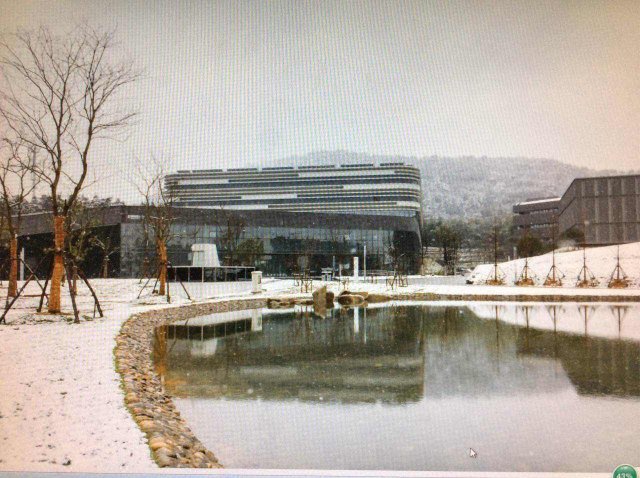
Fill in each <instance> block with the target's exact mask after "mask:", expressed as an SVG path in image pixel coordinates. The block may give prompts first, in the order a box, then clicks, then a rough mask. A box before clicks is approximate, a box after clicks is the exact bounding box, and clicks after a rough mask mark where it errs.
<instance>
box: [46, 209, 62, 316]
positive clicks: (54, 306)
mask: <svg viewBox="0 0 640 478" xmlns="http://www.w3.org/2000/svg"><path fill="white" fill-rule="evenodd" d="M64 222H65V217H64V216H53V234H54V236H53V246H54V252H53V272H52V273H51V288H50V289H49V313H50V314H59V313H60V286H61V284H62V276H63V274H64V255H63V252H64V239H65V231H64Z"/></svg>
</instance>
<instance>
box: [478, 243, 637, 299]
mask: <svg viewBox="0 0 640 478" xmlns="http://www.w3.org/2000/svg"><path fill="white" fill-rule="evenodd" d="M617 250H618V248H617V246H606V247H594V248H588V249H586V260H587V267H588V268H589V269H590V270H591V271H592V273H593V274H594V275H595V277H596V279H597V280H598V281H599V282H600V286H599V287H605V288H606V287H607V284H608V282H609V278H610V276H611V273H612V272H613V269H614V268H615V265H616V257H617V254H618V252H617ZM555 256H556V266H557V267H558V269H559V270H560V271H561V272H562V273H563V274H565V277H564V279H563V287H574V286H575V285H576V282H577V279H578V274H579V273H580V270H581V269H582V265H583V251H582V249H580V250H570V251H563V250H559V251H556V255H555ZM524 264H525V259H518V260H515V261H510V262H504V263H501V264H499V267H500V271H501V272H502V273H503V274H504V279H505V282H506V283H507V284H508V285H512V284H513V283H514V281H515V280H516V279H517V277H518V276H519V275H520V274H521V272H522V269H523V268H524ZM551 264H552V254H551V253H548V254H544V255H541V256H536V257H531V258H529V267H530V268H531V270H533V272H534V274H535V278H536V283H542V282H544V280H545V278H546V277H547V274H548V273H549V269H550V268H551ZM620 265H621V266H622V269H624V271H625V272H626V273H627V275H628V276H629V279H631V282H632V285H631V287H633V288H640V242H634V243H630V244H623V245H621V246H620ZM492 272H493V265H488V264H484V265H482V266H478V267H477V268H476V270H475V271H474V273H479V274H480V276H481V277H482V278H486V277H487V276H488V275H490V274H492Z"/></svg>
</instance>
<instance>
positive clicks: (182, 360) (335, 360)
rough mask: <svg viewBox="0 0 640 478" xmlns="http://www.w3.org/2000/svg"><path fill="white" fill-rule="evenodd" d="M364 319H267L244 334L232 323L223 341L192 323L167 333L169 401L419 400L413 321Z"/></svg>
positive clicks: (382, 315) (411, 316) (401, 316)
mask: <svg viewBox="0 0 640 478" xmlns="http://www.w3.org/2000/svg"><path fill="white" fill-rule="evenodd" d="M370 312H371V313H368V312H367V311H366V310H362V311H359V313H358V314H357V316H355V317H354V312H353V310H351V311H349V313H348V314H347V315H346V316H344V315H341V314H339V313H338V312H337V311H336V313H335V314H334V315H332V316H331V317H329V318H327V319H324V320H322V319H313V318H311V317H307V318H305V317H298V318H295V317H294V314H291V313H288V314H277V313H270V314H268V315H265V316H264V317H263V322H262V331H261V332H259V333H248V330H249V329H248V328H246V323H245V324H244V325H243V319H241V318H236V320H235V321H234V325H233V326H227V329H226V330H227V332H226V333H227V335H226V337H221V336H220V335H216V334H218V333H221V332H222V331H223V329H221V324H217V325H209V326H205V329H206V330H205V331H202V330H200V329H199V328H198V326H201V325H202V324H197V325H193V324H192V323H191V322H189V324H188V325H185V324H182V325H170V326H168V342H169V344H168V349H169V350H170V352H169V358H168V362H169V366H168V379H167V382H168V383H170V384H172V389H171V393H172V394H174V395H176V396H207V397H222V396H226V397H236V398H243V397H244V398H264V399H283V398H285V399H286V398H297V399H301V400H314V401H318V400H319V401H335V400H338V401H343V402H375V401H378V400H381V401H385V402H406V401H415V400H417V399H419V398H420V396H421V393H422V389H423V377H424V363H423V355H422V353H421V345H420V337H421V334H420V333H419V332H420V331H419V328H420V325H421V323H422V321H421V320H420V316H419V314H418V313H417V311H405V313H397V314H395V315H394V316H393V317H388V315H387V312H386V311H385V312H383V310H382V309H378V310H375V311H370ZM244 320H246V319H244ZM212 327H218V328H217V329H213V328H212ZM230 327H233V333H231V334H230V333H229V332H231V331H232V329H231V328H230ZM245 330H246V332H244V331H245ZM243 332H244V333H243ZM187 333H189V336H190V340H187V339H186V334H187ZM198 333H200V334H201V335H200V336H198ZM211 343H215V346H212V345H209V344H211ZM194 349H195V351H194ZM205 350H206V351H209V352H210V353H208V354H207V353H203V352H204V351H205ZM194 352H195V353H194Z"/></svg>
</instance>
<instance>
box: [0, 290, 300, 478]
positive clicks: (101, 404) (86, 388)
mask: <svg viewBox="0 0 640 478" xmlns="http://www.w3.org/2000/svg"><path fill="white" fill-rule="evenodd" d="M292 284H293V282H292V281H272V280H266V281H265V284H264V286H265V289H268V290H273V291H275V292H277V291H278V289H279V288H288V287H290V286H291V285H292ZM92 285H93V286H94V288H95V289H96V290H97V292H98V295H99V297H100V299H101V303H102V307H103V309H104V312H105V317H104V318H103V319H100V318H96V319H93V320H83V321H82V322H81V323H80V324H72V323H68V322H67V320H65V318H64V317H62V316H60V317H51V316H48V315H45V314H42V315H39V314H38V315H35V314H34V315H32V313H33V312H34V310H35V307H36V305H37V302H38V299H39V297H38V286H37V285H36V284H35V283H32V284H29V286H28V287H27V290H26V295H27V296H28V297H26V298H24V299H21V300H19V301H18V302H17V303H16V307H15V308H14V309H12V310H11V311H10V313H9V315H8V318H7V325H0V471H62V470H64V471H82V472H89V471H110V472H118V471H122V472H125V471H126V472H142V471H151V470H154V471H157V467H156V465H155V463H154V462H153V461H152V459H151V456H150V453H149V447H148V445H147V443H146V438H145V437H144V434H143V433H142V432H141V431H140V429H139V428H138V427H137V425H136V424H135V422H134V421H133V420H132V419H131V416H130V415H129V412H128V411H127V410H126V408H125V406H124V401H123V396H122V392H121V389H120V377H119V376H118V374H117V373H116V371H115V368H114V358H113V348H114V347H115V337H116V336H117V334H118V332H119V330H120V326H121V325H122V323H123V322H124V321H125V320H126V319H127V318H128V317H129V316H130V315H132V314H134V313H136V312H141V311H143V310H148V309H150V308H160V307H167V305H166V301H165V300H164V298H161V297H156V296H152V295H151V294H150V289H147V290H146V291H145V292H143V294H142V296H141V298H140V299H139V300H138V299H136V297H137V295H138V292H139V290H140V287H141V285H140V284H139V283H138V280H135V279H134V280H128V279H106V280H93V281H92ZM211 285H212V284H204V285H203V284H186V286H187V288H188V290H189V292H190V294H191V295H192V296H194V297H198V298H203V297H205V296H206V297H225V296H235V295H244V294H247V293H249V294H250V292H249V286H250V283H242V282H238V283H226V284H216V286H215V287H211ZM6 287H7V283H6V281H4V282H3V283H2V286H0V300H2V301H4V298H5V294H6V290H7V289H6ZM171 294H172V296H173V297H172V304H171V305H173V306H175V305H176V304H180V303H186V302H188V301H186V300H185V299H184V295H185V294H184V292H183V291H182V288H181V287H180V286H179V285H176V284H172V287H171ZM78 303H79V306H80V311H81V314H82V315H87V316H89V317H91V316H92V313H93V302H92V299H91V296H90V295H89V291H88V289H86V288H85V287H84V286H82V285H81V286H80V287H79V296H78ZM62 305H63V312H65V313H66V314H68V315H67V319H70V315H69V314H70V312H71V302H70V300H69V297H68V294H67V293H66V288H64V289H63V304H62Z"/></svg>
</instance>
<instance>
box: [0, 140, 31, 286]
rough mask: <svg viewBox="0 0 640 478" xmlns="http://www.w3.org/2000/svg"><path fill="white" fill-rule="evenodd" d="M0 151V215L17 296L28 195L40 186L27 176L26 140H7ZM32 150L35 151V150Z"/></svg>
mask: <svg viewBox="0 0 640 478" xmlns="http://www.w3.org/2000/svg"><path fill="white" fill-rule="evenodd" d="M0 152H1V155H0V159H1V160H0V193H2V200H1V201H2V204H1V205H0V206H1V208H2V209H1V213H0V216H1V217H2V223H3V228H4V229H5V230H6V233H7V235H8V241H9V286H8V291H7V295H8V297H15V296H16V294H17V293H18V235H19V234H20V226H21V224H22V214H23V212H24V208H25V203H26V200H27V197H28V196H29V194H31V192H32V191H33V189H34V188H35V187H36V183H35V181H29V180H28V178H27V176H28V174H29V171H28V169H27V168H25V167H24V166H23V164H24V162H23V159H24V158H23V156H24V155H27V154H28V152H27V151H26V148H25V147H24V145H23V144H22V143H20V142H14V141H11V140H9V139H4V141H3V142H2V144H0ZM31 153H32V154H33V150H32V151H31Z"/></svg>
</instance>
